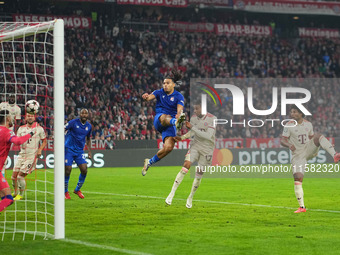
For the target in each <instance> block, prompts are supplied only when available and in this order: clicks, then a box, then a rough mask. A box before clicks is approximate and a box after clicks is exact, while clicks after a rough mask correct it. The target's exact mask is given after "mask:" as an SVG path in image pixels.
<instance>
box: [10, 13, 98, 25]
mask: <svg viewBox="0 0 340 255" xmlns="http://www.w3.org/2000/svg"><path fill="white" fill-rule="evenodd" d="M12 18H13V21H14V22H45V21H51V20H55V19H63V20H64V24H65V27H68V28H81V29H85V28H91V26H92V19H91V18H86V17H79V16H57V15H35V14H34V15H32V14H13V15H12Z"/></svg>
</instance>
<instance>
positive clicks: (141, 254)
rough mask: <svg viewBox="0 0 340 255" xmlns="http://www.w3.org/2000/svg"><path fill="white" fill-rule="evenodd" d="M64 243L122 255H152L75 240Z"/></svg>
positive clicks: (67, 240) (65, 240) (64, 240)
mask: <svg viewBox="0 0 340 255" xmlns="http://www.w3.org/2000/svg"><path fill="white" fill-rule="evenodd" d="M59 240H60V241H62V242H66V243H73V244H79V245H83V246H87V247H91V248H98V249H104V250H109V251H116V252H120V253H125V254H131V255H151V254H150V253H145V252H138V251H132V250H127V249H122V248H117V247H113V246H108V245H101V244H94V243H88V242H84V241H80V240H73V239H68V238H65V239H59Z"/></svg>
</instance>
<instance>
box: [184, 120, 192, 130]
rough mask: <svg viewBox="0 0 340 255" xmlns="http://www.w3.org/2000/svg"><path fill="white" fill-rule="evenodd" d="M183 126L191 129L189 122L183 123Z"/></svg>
mask: <svg viewBox="0 0 340 255" xmlns="http://www.w3.org/2000/svg"><path fill="white" fill-rule="evenodd" d="M185 126H186V127H187V129H191V128H192V125H191V123H190V122H189V121H187V122H185Z"/></svg>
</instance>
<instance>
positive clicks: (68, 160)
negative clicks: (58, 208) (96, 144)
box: [65, 109, 92, 199]
mask: <svg viewBox="0 0 340 255" xmlns="http://www.w3.org/2000/svg"><path fill="white" fill-rule="evenodd" d="M88 117H89V112H88V110H87V109H82V110H81V111H80V118H78V119H74V120H71V121H70V122H69V123H67V124H66V126H65V130H66V131H67V133H66V137H65V199H71V197H70V193H69V192H68V182H69V180H70V174H71V171H72V163H73V161H75V162H76V163H77V165H78V167H79V169H80V175H79V181H78V183H77V187H76V188H75V190H74V191H73V193H75V194H77V195H78V197H80V198H84V195H83V193H82V192H81V191H80V189H81V187H82V186H83V184H84V182H85V178H86V175H87V162H86V157H85V154H84V146H85V140H86V145H87V148H88V150H89V152H88V153H89V155H88V156H89V159H91V158H92V154H91V130H92V126H91V124H90V123H89V122H87V119H88Z"/></svg>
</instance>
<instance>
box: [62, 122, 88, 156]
mask: <svg viewBox="0 0 340 255" xmlns="http://www.w3.org/2000/svg"><path fill="white" fill-rule="evenodd" d="M65 129H66V130H67V133H66V137H65V148H67V149H69V150H72V151H74V152H79V153H80V152H83V151H84V147H85V142H86V137H88V138H90V137H91V131H92V126H91V124H90V123H88V122H87V121H86V123H85V124H83V123H81V121H80V119H74V120H71V121H70V122H68V123H67V124H66V126H65Z"/></svg>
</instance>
